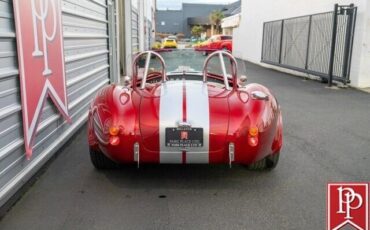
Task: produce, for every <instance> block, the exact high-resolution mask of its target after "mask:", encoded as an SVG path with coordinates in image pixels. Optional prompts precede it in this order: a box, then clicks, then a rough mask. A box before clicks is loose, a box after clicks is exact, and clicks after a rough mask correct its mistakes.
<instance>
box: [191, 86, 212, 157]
mask: <svg viewBox="0 0 370 230" xmlns="http://www.w3.org/2000/svg"><path fill="white" fill-rule="evenodd" d="M186 104H187V105H186V107H187V122H189V123H190V124H191V125H192V127H193V128H203V147H202V148H190V149H189V150H188V151H187V153H186V163H189V164H206V163H209V98H208V88H207V84H204V83H203V82H202V81H186Z"/></svg>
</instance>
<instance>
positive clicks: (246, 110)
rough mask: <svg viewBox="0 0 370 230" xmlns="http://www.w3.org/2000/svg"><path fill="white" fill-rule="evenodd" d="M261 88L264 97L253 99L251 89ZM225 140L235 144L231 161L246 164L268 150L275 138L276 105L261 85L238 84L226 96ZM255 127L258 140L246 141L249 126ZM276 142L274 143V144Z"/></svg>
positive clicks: (262, 155)
mask: <svg viewBox="0 0 370 230" xmlns="http://www.w3.org/2000/svg"><path fill="white" fill-rule="evenodd" d="M256 91H259V92H263V93H264V94H266V95H267V96H268V100H261V99H256V98H254V97H253V96H252V95H253V93H254V92H256ZM229 103H230V125H229V137H230V140H229V142H233V143H234V145H235V161H236V162H238V163H245V164H249V163H251V162H254V161H256V160H259V159H262V158H264V157H265V156H267V155H270V154H271V153H272V150H271V148H272V147H271V146H273V143H274V140H277V139H278V138H276V136H277V135H276V133H277V130H278V129H277V127H278V120H279V115H280V112H279V108H278V105H277V102H276V100H275V97H274V96H273V95H272V94H271V92H270V91H269V90H268V89H267V88H266V87H264V86H262V85H259V84H249V85H248V86H246V87H244V88H239V89H238V90H237V92H235V93H234V94H233V95H232V97H230V99H229ZM252 127H256V128H258V131H259V134H258V144H257V145H256V146H251V145H250V144H249V139H248V138H249V137H250V136H249V129H250V128H252ZM275 145H276V144H275Z"/></svg>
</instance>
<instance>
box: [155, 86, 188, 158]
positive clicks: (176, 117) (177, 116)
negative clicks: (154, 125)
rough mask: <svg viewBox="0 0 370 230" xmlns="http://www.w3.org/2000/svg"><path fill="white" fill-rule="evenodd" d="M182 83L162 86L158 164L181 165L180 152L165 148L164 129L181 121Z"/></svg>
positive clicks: (175, 125) (175, 149)
mask: <svg viewBox="0 0 370 230" xmlns="http://www.w3.org/2000/svg"><path fill="white" fill-rule="evenodd" d="M182 90H183V83H182V81H167V82H166V83H164V84H162V88H161V99H160V105H159V148H160V153H159V162H160V163H161V164H166V163H167V164H181V163H182V151H181V150H180V149H179V148H173V147H172V148H171V147H167V146H166V143H165V142H166V128H170V127H177V126H178V122H179V121H181V120H182V98H183V91H182Z"/></svg>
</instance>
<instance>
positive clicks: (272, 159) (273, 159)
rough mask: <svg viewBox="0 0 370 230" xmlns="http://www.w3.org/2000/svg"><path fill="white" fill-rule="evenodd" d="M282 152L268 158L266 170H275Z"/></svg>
mask: <svg viewBox="0 0 370 230" xmlns="http://www.w3.org/2000/svg"><path fill="white" fill-rule="evenodd" d="M279 157H280V152H278V153H275V154H273V155H270V156H268V157H266V169H270V170H271V169H274V168H276V165H277V164H278V162H279Z"/></svg>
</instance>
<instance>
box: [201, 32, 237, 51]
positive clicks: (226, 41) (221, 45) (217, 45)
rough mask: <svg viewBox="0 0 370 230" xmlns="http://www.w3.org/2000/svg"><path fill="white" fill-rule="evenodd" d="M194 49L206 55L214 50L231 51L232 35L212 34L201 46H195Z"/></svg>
mask: <svg viewBox="0 0 370 230" xmlns="http://www.w3.org/2000/svg"><path fill="white" fill-rule="evenodd" d="M195 50H197V51H202V52H203V54H204V55H208V54H209V53H212V52H214V51H218V50H224V51H229V52H230V53H232V51H233V37H232V36H230V35H213V36H212V37H210V38H209V39H208V40H207V41H206V42H205V43H204V45H203V46H199V47H197V48H196V49H195Z"/></svg>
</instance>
